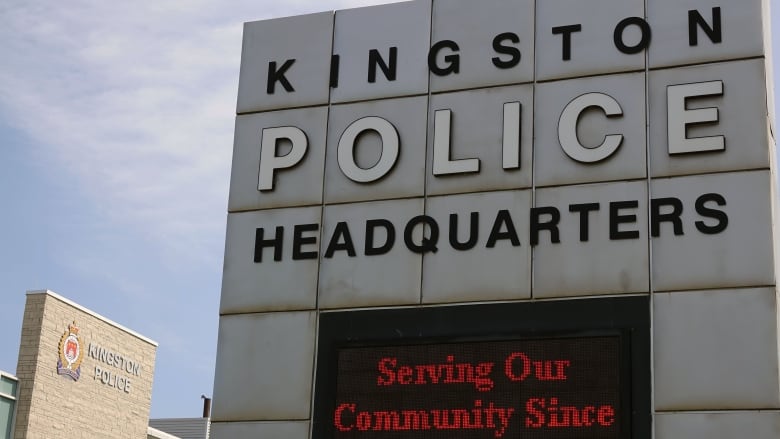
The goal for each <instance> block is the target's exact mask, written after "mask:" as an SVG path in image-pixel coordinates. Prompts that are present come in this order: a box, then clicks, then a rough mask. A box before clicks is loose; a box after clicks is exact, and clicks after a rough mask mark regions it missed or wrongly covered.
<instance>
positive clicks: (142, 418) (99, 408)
mask: <svg viewBox="0 0 780 439" xmlns="http://www.w3.org/2000/svg"><path fill="white" fill-rule="evenodd" d="M74 321H75V322H76V326H77V327H78V328H79V330H80V331H79V335H80V337H81V343H82V345H81V348H82V349H84V358H83V361H82V363H81V376H80V378H79V379H78V381H74V380H73V379H71V378H70V377H67V376H63V375H59V374H58V373H57V359H58V355H59V351H58V347H59V342H60V338H61V337H62V335H63V334H64V333H65V331H66V330H67V329H68V325H69V324H72V323H73V322H74ZM90 342H92V343H96V344H98V345H100V346H102V347H104V348H106V349H109V350H111V351H113V352H116V353H118V354H121V355H123V356H125V357H127V358H130V359H132V360H133V361H136V362H138V363H139V364H140V370H139V372H140V373H139V376H134V374H132V373H127V372H125V371H124V370H120V369H119V368H116V367H114V366H109V365H107V364H105V363H103V362H101V361H100V360H98V359H94V358H91V357H89V355H88V347H89V344H90ZM156 351H157V343H155V342H154V341H152V340H149V339H147V338H145V337H143V336H140V335H138V334H136V333H133V332H132V331H129V330H127V329H126V328H123V327H121V326H119V325H117V324H115V323H113V322H111V321H109V320H107V319H105V318H103V317H101V316H99V315H97V314H95V313H92V312H90V311H88V310H86V309H84V308H82V307H80V306H78V305H76V304H74V303H72V302H70V301H68V300H67V299H64V298H62V297H60V296H58V295H56V294H54V293H52V292H50V291H35V292H29V293H28V295H27V303H26V305H25V310H24V321H23V323H22V337H21V343H20V348H19V361H18V364H17V368H16V374H17V376H18V378H19V400H18V408H17V410H18V411H17V418H16V429H15V432H14V435H13V438H14V439H25V438H27V439H37V438H41V439H48V438H69V439H76V438H84V439H87V438H89V439H95V438H100V439H125V438H127V439H130V438H133V439H138V438H145V437H146V430H147V426H148V422H149V408H150V406H151V398H152V381H153V378H154V362H155V355H156ZM96 367H101V368H102V369H104V370H110V371H111V372H112V373H114V374H120V375H122V376H125V377H128V378H129V379H130V383H131V384H130V386H131V387H130V392H129V393H125V391H124V390H120V389H117V388H115V387H110V386H109V385H106V384H103V383H102V382H101V381H100V380H98V379H96V378H95V368H96Z"/></svg>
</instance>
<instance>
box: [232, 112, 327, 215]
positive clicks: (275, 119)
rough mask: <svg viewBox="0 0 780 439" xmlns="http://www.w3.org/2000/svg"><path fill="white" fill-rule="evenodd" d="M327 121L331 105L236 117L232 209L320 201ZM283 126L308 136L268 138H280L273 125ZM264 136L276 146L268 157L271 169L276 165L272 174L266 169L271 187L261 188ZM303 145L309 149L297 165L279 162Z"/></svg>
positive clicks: (293, 204)
mask: <svg viewBox="0 0 780 439" xmlns="http://www.w3.org/2000/svg"><path fill="white" fill-rule="evenodd" d="M327 123H328V108H327V107H318V108H306V109H297V110H286V111H275V112H270V113H261V114H250V115H239V116H237V117H236V132H235V139H234V146H233V168H232V171H231V176H230V199H229V201H228V211H230V212H235V211H241V210H252V209H268V208H275V207H289V206H300V205H311V204H319V203H321V202H322V181H323V173H324V169H325V131H326V128H327ZM279 127H294V128H293V129H297V130H300V133H302V134H303V136H304V137H302V138H300V139H296V141H297V142H298V143H297V144H294V143H293V141H291V140H290V139H289V138H282V137H279V140H278V141H276V142H270V141H269V139H274V138H276V137H275V136H274V135H273V133H274V131H273V130H275V129H276V128H279ZM266 135H268V136H269V139H266V140H265V141H266V142H267V143H269V146H270V147H272V149H271V150H269V151H268V152H267V153H268V154H269V155H267V156H265V157H269V158H270V160H269V163H270V166H269V168H277V167H278V169H274V170H273V172H272V174H271V173H268V174H269V175H268V176H270V175H273V179H272V180H271V182H272V183H273V186H272V188H270V189H267V188H264V189H263V190H259V189H258V188H259V183H260V181H259V180H260V177H261V176H260V168H261V145H262V143H263V136H266ZM301 145H303V147H304V148H305V153H304V155H303V156H302V157H301V158H300V160H299V161H298V162H297V164H294V165H293V166H286V167H283V166H284V165H286V164H285V163H281V161H283V160H284V157H287V156H288V155H289V154H290V153H291V151H292V149H293V148H301ZM274 157H279V158H281V160H278V159H276V158H274ZM275 161H277V162H275ZM264 171H265V170H264ZM264 173H265V172H264ZM268 176H266V177H268Z"/></svg>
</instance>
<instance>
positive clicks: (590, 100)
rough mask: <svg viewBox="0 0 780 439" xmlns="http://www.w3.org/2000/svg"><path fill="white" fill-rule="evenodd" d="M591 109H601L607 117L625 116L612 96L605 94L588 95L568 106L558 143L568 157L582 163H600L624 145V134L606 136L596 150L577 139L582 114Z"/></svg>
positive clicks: (561, 121)
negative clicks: (578, 124)
mask: <svg viewBox="0 0 780 439" xmlns="http://www.w3.org/2000/svg"><path fill="white" fill-rule="evenodd" d="M589 107H599V108H601V109H602V110H604V113H605V114H606V115H607V117H613V116H622V115H623V109H622V108H620V104H619V103H618V102H617V101H616V100H615V99H614V98H613V97H612V96H609V95H606V94H604V93H586V94H584V95H582V96H578V97H577V98H575V99H574V100H573V101H571V102H569V104H568V105H566V108H564V109H563V113H561V118H560V120H559V121H558V141H559V142H560V144H561V148H563V152H565V153H566V155H568V156H569V157H571V158H572V159H574V160H576V161H578V162H582V163H595V162H600V161H602V160H604V159H606V158H607V157H609V156H611V155H612V154H614V153H615V151H617V149H618V148H619V147H620V144H621V143H623V135H622V134H609V135H607V136H605V137H604V141H603V142H602V143H601V145H599V146H597V147H595V148H586V147H584V146H583V145H582V144H581V143H580V140H579V139H578V138H577V123H578V122H579V119H580V114H582V112H583V111H585V109H586V108H589Z"/></svg>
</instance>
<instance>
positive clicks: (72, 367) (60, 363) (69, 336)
mask: <svg viewBox="0 0 780 439" xmlns="http://www.w3.org/2000/svg"><path fill="white" fill-rule="evenodd" d="M59 351H60V352H59V357H60V358H59V360H57V373H58V374H60V375H66V376H69V377H71V378H73V381H78V379H79V377H80V376H81V360H83V359H84V351H83V350H82V349H81V338H80V337H79V328H78V326H76V322H75V321H74V322H73V324H70V325H68V330H67V331H65V333H64V334H62V337H61V338H60V346H59Z"/></svg>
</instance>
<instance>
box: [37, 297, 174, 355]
mask: <svg viewBox="0 0 780 439" xmlns="http://www.w3.org/2000/svg"><path fill="white" fill-rule="evenodd" d="M27 295H28V296H37V295H46V296H50V297H52V298H54V299H57V300H59V301H60V302H63V303H66V304H68V305H70V306H72V307H74V308H76V309H78V310H80V311H83V312H85V313H87V314H89V315H91V316H92V317H95V318H96V319H98V320H102V321H103V322H105V323H108V324H109V325H111V326H113V327H115V328H117V329H120V330H122V331H125V332H127V333H128V334H130V335H132V336H134V337H136V338H138V339H141V340H143V341H145V342H147V343H149V344H150V345H152V346H154V347H157V346H159V345H158V343H157V342H156V341H154V340H152V339H151V338H149V337H145V336H143V335H141V334H139V333H138V332H136V331H133V330H132V329H129V328H127V327H125V326H122V325H120V324H119V323H116V322H115V321H113V320H111V319H108V318H106V317H103V316H102V315H100V314H98V313H96V312H94V311H92V310H89V309H87V308H85V307H84V306H82V305H79V304H78V303H76V302H74V301H72V300H69V299H66V298H64V297H62V296H60V295H59V294H57V293H55V292H54V291H51V290H32V291H27Z"/></svg>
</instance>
